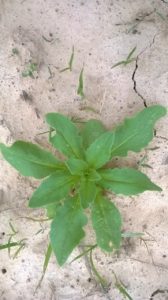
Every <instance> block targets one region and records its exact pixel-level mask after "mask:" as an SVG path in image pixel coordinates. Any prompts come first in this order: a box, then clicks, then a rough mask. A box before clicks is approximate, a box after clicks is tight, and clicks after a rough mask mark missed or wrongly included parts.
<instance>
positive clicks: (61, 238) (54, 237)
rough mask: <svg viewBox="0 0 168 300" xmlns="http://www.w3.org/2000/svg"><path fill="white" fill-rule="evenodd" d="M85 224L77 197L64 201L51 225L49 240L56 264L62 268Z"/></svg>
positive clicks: (85, 218)
mask: <svg viewBox="0 0 168 300" xmlns="http://www.w3.org/2000/svg"><path fill="white" fill-rule="evenodd" d="M86 223H87V217H86V216H85V215H84V213H83V210H82V208H81V205H80V201H79V199H78V198H77V197H73V198H69V199H67V201H65V203H64V206H62V207H61V208H60V209H59V210H58V211H57V215H56V216H55V218H54V220H53V222H52V224H51V232H50V240H51V245H52V249H53V251H54V253H55V255H56V258H57V261H58V264H59V265H60V266H62V265H63V264H64V263H65V262H66V260H67V258H68V256H69V255H70V254H71V252H72V251H73V249H74V248H75V247H76V246H77V245H78V244H79V242H80V240H81V239H82V238H83V237H84V235H85V233H84V231H83V229H82V227H83V226H84V225H86Z"/></svg>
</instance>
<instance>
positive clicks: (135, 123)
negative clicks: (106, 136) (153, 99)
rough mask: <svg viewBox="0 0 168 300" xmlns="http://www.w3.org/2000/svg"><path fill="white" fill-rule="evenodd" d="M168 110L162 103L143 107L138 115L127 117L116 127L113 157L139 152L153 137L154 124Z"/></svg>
mask: <svg viewBox="0 0 168 300" xmlns="http://www.w3.org/2000/svg"><path fill="white" fill-rule="evenodd" d="M166 113H167V110H166V108H165V107H163V106H161V105H153V106H150V107H147V108H145V109H143V110H142V111H141V112H139V113H138V114H137V115H136V116H134V117H133V118H130V119H126V120H125V122H124V123H123V124H122V125H120V126H118V127H117V128H116V129H115V141H114V144H113V148H112V151H111V157H114V156H126V155H127V153H128V151H134V152H139V151H140V150H141V149H142V148H144V147H145V146H147V145H148V144H149V142H150V141H151V140H152V138H153V130H154V125H155V123H156V121H157V120H158V119H160V118H161V117H163V116H165V115H166Z"/></svg>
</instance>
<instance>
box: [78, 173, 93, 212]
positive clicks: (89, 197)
mask: <svg viewBox="0 0 168 300" xmlns="http://www.w3.org/2000/svg"><path fill="white" fill-rule="evenodd" d="M96 193H97V189H96V185H95V183H94V181H89V180H88V179H87V178H85V177H84V178H82V179H81V182H80V188H79V196H80V200H81V205H82V207H83V208H84V209H85V208H87V207H89V205H90V203H92V202H93V201H94V200H95V198H96Z"/></svg>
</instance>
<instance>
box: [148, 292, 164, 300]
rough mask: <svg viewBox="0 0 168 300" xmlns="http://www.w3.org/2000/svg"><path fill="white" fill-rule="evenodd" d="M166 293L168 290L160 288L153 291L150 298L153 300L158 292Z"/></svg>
mask: <svg viewBox="0 0 168 300" xmlns="http://www.w3.org/2000/svg"><path fill="white" fill-rule="evenodd" d="M165 293H168V290H160V289H158V290H156V291H154V292H153V293H152V295H151V296H150V299H149V300H153V299H154V297H155V296H156V295H158V294H165Z"/></svg>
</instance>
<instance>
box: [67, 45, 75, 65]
mask: <svg viewBox="0 0 168 300" xmlns="http://www.w3.org/2000/svg"><path fill="white" fill-rule="evenodd" d="M73 60H74V46H73V47H72V54H71V57H70V60H69V63H68V65H69V70H70V71H72V64H73Z"/></svg>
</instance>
